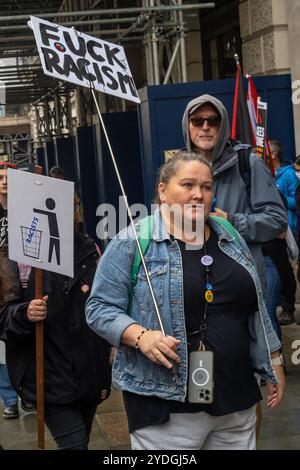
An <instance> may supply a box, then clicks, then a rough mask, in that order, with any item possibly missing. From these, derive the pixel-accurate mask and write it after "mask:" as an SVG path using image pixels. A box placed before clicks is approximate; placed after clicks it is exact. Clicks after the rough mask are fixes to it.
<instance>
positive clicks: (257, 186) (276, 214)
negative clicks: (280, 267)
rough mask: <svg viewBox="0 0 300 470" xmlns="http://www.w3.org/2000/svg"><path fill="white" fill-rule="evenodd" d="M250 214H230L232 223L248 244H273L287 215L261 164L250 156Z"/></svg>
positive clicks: (283, 228) (281, 230)
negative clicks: (266, 242)
mask: <svg viewBox="0 0 300 470" xmlns="http://www.w3.org/2000/svg"><path fill="white" fill-rule="evenodd" d="M250 165H251V194H250V206H251V212H250V213H239V214H231V222H232V224H233V225H234V227H235V228H236V229H237V230H238V231H239V232H240V234H241V235H242V236H243V237H244V238H245V240H246V241H247V242H255V243H261V242H264V241H268V240H272V239H273V238H276V237H278V235H280V234H281V233H283V232H284V231H285V230H286V228H287V214H286V211H285V208H284V206H283V204H282V202H281V198H280V196H279V193H278V191H277V189H276V186H275V184H274V182H273V180H272V176H271V173H270V171H269V169H268V168H267V167H266V165H265V164H264V162H263V161H262V160H261V159H260V158H258V157H256V156H252V155H251V159H250Z"/></svg>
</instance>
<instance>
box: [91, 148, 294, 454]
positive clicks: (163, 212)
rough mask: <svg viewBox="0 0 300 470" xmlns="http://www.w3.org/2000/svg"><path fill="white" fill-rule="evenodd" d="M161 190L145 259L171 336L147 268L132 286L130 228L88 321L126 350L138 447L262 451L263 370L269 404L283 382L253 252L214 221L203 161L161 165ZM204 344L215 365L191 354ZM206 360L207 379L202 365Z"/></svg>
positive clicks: (106, 260)
mask: <svg viewBox="0 0 300 470" xmlns="http://www.w3.org/2000/svg"><path fill="white" fill-rule="evenodd" d="M157 192H158V198H159V202H160V207H159V209H157V210H156V211H155V213H154V227H153V231H152V237H151V238H152V239H151V242H150V245H149V248H148V250H147V252H146V254H145V261H146V265H147V268H148V272H149V276H150V279H151V282H152V286H153V289H154V292H155V296H156V299H157V304H158V307H159V310H160V314H161V317H162V322H163V326H164V330H165V335H164V334H163V333H162V332H161V331H160V327H159V322H158V319H157V316H156V313H155V309H154V305H153V301H152V298H151V295H150V291H149V287H148V284H147V280H146V276H145V272H144V269H143V267H142V266H141V267H140V269H139V273H138V279H137V283H136V285H135V286H134V287H133V288H132V284H131V268H132V263H133V261H134V258H135V253H136V242H135V240H134V237H133V235H132V229H131V228H128V229H125V230H123V231H122V232H120V233H119V234H118V235H117V236H116V237H115V238H114V239H113V240H112V241H111V243H110V244H109V246H108V248H107V249H106V251H105V253H104V255H103V256H102V258H101V261H100V263H99V265H98V268H97V272H96V276H95V279H94V284H93V288H92V291H91V296H90V298H89V300H88V303H87V307H86V318H87V322H88V324H89V326H90V327H91V328H92V329H93V330H94V331H95V332H96V333H98V334H99V335H100V336H102V337H104V338H105V339H107V340H108V341H109V342H110V343H111V344H113V345H115V346H116V347H117V353H116V356H115V361H114V365H113V383H114V385H115V386H116V387H118V388H120V389H121V390H122V391H123V397H124V401H125V407H126V412H127V417H128V422H129V432H130V436H131V444H132V448H133V449H147V450H150V449H174V450H175V449H176V450H178V449H190V450H195V449H254V448H255V405H256V403H257V402H259V401H260V400H261V394H260V391H259V388H258V385H257V381H256V379H255V377H254V372H258V373H259V374H260V375H261V376H262V377H264V378H265V379H266V381H267V405H268V406H269V407H271V408H274V407H276V406H277V405H278V404H279V402H280V401H281V398H282V395H283V390H284V385H285V381H284V374H283V370H282V366H281V360H280V357H279V356H280V355H279V349H280V346H281V345H280V342H279V340H278V338H277V336H276V334H275V332H274V330H273V328H272V325H271V322H270V319H269V316H268V314H267V311H266V307H265V304H264V301H263V295H262V289H261V285H260V282H259V278H258V275H257V272H256V270H255V268H254V264H253V259H252V257H251V254H250V252H249V250H248V248H247V245H246V243H245V242H244V240H243V239H242V238H240V237H238V235H237V234H236V236H233V234H232V230H227V229H226V228H225V227H224V225H223V223H220V221H218V220H217V219H213V218H211V217H210V209H211V205H212V199H213V176H212V172H211V168H210V165H209V164H208V163H207V161H206V160H204V159H203V158H202V157H200V156H199V155H196V154H192V153H188V152H185V151H184V152H182V151H181V152H178V153H177V154H176V155H175V156H174V157H173V158H172V160H170V161H168V162H167V163H165V164H164V165H163V167H162V168H161V170H160V172H159V177H158V186H157ZM203 207H204V243H203V237H202V240H201V232H202V235H203V230H202V231H201V230H198V227H201V217H202V221H203V210H202V211H201V209H203ZM170 208H172V209H173V213H172V211H170V210H169V209H170ZM179 214H181V215H182V216H183V218H180V217H179V216H178V215H179ZM141 223H142V222H141ZM186 227H190V229H191V230H190V232H189V231H187V230H186ZM202 228H203V225H202ZM137 229H139V225H137ZM196 229H197V230H196ZM195 234H196V235H195ZM191 235H192V238H191ZM193 237H194V238H193ZM199 348H200V349H202V350H206V352H207V351H209V352H212V354H213V366H212V365H211V362H210V358H208V355H207V354H204V356H202V358H204V359H203V361H202V362H201V363H200V360H198V359H199V358H198V359H197V361H196V362H195V363H194V364H193V361H189V356H190V353H191V352H192V351H197V350H199ZM209 354H210V353H209ZM189 366H190V367H192V366H193V369H190V371H189ZM201 366H202V368H204V369H206V370H207V371H208V372H209V380H208V381H207V380H204V381H203V382H202V380H203V377H202V378H201V374H200V378H199V380H198V379H197V372H195V373H194V370H196V369H198V368H201ZM202 372H203V371H202ZM195 374H196V375H195ZM205 374H206V372H204V375H205ZM205 376H206V377H207V374H206V375H205ZM192 378H194V379H195V382H193V381H192V380H191V379H192ZM190 382H191V385H190ZM213 383H214V384H213Z"/></svg>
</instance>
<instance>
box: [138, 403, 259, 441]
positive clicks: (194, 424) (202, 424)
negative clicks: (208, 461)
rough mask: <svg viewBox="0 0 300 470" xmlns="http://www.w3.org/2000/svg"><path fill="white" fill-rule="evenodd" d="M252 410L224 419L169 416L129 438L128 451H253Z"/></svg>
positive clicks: (199, 415) (252, 408)
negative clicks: (165, 420) (129, 449)
mask: <svg viewBox="0 0 300 470" xmlns="http://www.w3.org/2000/svg"><path fill="white" fill-rule="evenodd" d="M255 410H256V406H252V407H251V408H249V409H248V410H245V411H239V412H236V413H231V414H228V415H225V416H211V415H209V414H207V413H205V412H202V411H201V412H200V413H171V414H170V420H169V421H168V422H167V423H164V424H158V425H154V426H147V427H145V428H142V429H138V430H137V431H134V432H133V433H132V434H130V439H131V447H132V450H200V449H201V450H255V449H256V436H255V421H256V414H255Z"/></svg>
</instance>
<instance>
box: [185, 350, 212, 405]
mask: <svg viewBox="0 0 300 470" xmlns="http://www.w3.org/2000/svg"><path fill="white" fill-rule="evenodd" d="M189 359H190V360H189V383H188V401H189V403H202V404H203V405H204V404H210V403H213V401H214V381H213V374H214V371H213V366H214V358H213V352H212V351H193V352H191V353H190V357H189Z"/></svg>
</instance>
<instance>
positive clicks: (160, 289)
mask: <svg viewBox="0 0 300 470" xmlns="http://www.w3.org/2000/svg"><path fill="white" fill-rule="evenodd" d="M146 264H147V268H148V274H149V277H150V280H151V284H152V288H153V291H154V294H155V297H156V301H157V304H158V305H162V304H163V301H164V282H165V278H166V273H167V261H161V260H157V261H148V262H147V263H146ZM136 294H137V297H138V303H139V304H140V306H141V308H142V309H143V310H146V311H147V312H149V310H151V311H154V305H153V300H152V297H151V293H150V289H149V285H148V282H147V278H146V274H145V271H144V269H143V268H141V269H140V271H139V274H138V281H137V286H136Z"/></svg>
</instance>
